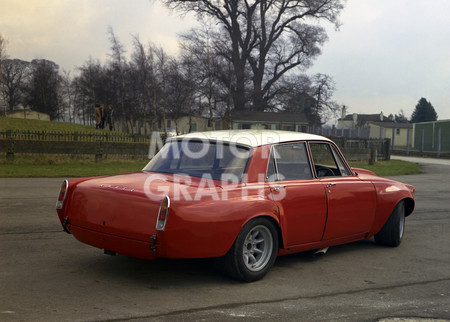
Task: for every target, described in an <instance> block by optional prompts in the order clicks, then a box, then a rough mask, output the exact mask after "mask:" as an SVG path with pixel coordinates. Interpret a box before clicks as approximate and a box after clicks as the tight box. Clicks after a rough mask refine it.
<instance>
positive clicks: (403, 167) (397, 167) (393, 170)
mask: <svg viewBox="0 0 450 322" xmlns="http://www.w3.org/2000/svg"><path fill="white" fill-rule="evenodd" d="M350 166H351V167H354V168H363V169H367V170H370V171H372V172H375V173H376V174H377V175H378V176H380V177H388V176H396V175H405V174H417V173H420V171H421V169H422V167H421V166H420V165H419V164H417V163H412V162H407V161H401V160H390V161H378V162H377V163H375V164H374V165H369V163H368V162H350Z"/></svg>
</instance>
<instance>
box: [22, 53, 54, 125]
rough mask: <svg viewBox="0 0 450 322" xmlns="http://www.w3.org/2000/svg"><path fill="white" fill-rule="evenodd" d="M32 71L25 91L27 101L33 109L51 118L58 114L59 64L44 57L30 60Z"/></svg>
mask: <svg viewBox="0 0 450 322" xmlns="http://www.w3.org/2000/svg"><path fill="white" fill-rule="evenodd" d="M31 66H32V72H31V77H30V82H29V87H28V91H27V103H28V104H29V105H30V107H32V108H33V109H34V110H36V111H39V112H42V113H47V114H49V115H50V119H51V120H55V119H57V118H58V117H59V116H60V110H59V99H58V92H59V86H60V77H59V72H58V71H59V66H58V65H57V64H55V63H54V62H52V61H49V60H45V59H34V60H33V61H31Z"/></svg>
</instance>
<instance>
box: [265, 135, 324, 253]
mask: <svg viewBox="0 0 450 322" xmlns="http://www.w3.org/2000/svg"><path fill="white" fill-rule="evenodd" d="M266 179H267V182H268V184H269V186H270V190H271V195H272V198H273V200H274V201H275V202H276V203H277V206H278V208H279V211H280V225H281V227H282V229H283V232H284V243H285V246H286V247H289V246H293V245H299V244H304V243H309V242H315V241H320V240H321V239H322V236H323V232H324V228H325V222H326V215H327V200H326V195H325V190H324V188H323V183H322V182H320V181H319V180H317V179H314V177H313V171H312V169H311V164H310V160H309V156H308V152H307V147H306V143H305V142H295V143H286V144H279V145H274V146H272V149H271V154H270V159H269V164H268V169H267V177H266Z"/></svg>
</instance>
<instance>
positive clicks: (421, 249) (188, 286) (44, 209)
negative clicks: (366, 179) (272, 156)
mask: <svg viewBox="0 0 450 322" xmlns="http://www.w3.org/2000/svg"><path fill="white" fill-rule="evenodd" d="M396 179H398V180H400V181H403V182H405V183H411V184H413V185H415V186H416V190H417V193H416V210H415V211H414V213H413V215H412V216H410V217H408V218H407V221H406V232H405V237H404V239H403V242H402V244H401V245H400V247H398V248H386V247H380V246H377V245H375V243H374V242H373V240H371V239H370V240H366V241H361V242H357V243H352V244H348V245H344V246H338V247H332V248H331V249H330V250H329V251H328V253H327V254H326V255H325V256H324V257H321V258H313V257H311V256H310V255H308V254H295V255H289V256H283V257H279V258H278V259H277V262H276V263H275V267H274V268H273V269H272V271H271V272H270V273H269V274H268V275H267V276H266V277H265V278H264V279H263V280H261V281H258V282H255V283H251V284H245V283H240V282H237V281H234V280H231V279H229V278H228V277H226V276H222V275H220V274H219V273H217V272H216V271H215V270H214V268H213V265H212V262H211V261H210V260H157V261H147V260H141V259H135V258H129V257H125V256H116V257H111V256H106V255H103V253H102V251H101V250H98V249H95V248H92V247H90V246H87V245H84V244H81V243H79V242H78V241H76V240H75V239H74V238H73V236H70V235H67V234H66V233H64V232H62V229H61V226H60V224H59V222H58V218H57V215H56V212H55V210H54V205H55V201H56V195H57V192H58V190H59V186H60V184H61V181H62V180H61V179H46V178H41V179H5V178H0V321H110V320H116V321H128V320H132V321H148V320H150V321H185V320H198V321H200V320H206V321H223V320H255V321H260V320H274V319H278V320H279V319H283V320H286V321H294V320H295V321H324V320H339V321H341V320H346V321H376V320H379V319H385V318H387V320H388V321H392V320H393V318H395V317H403V318H406V317H413V318H415V319H416V320H417V319H419V318H428V319H449V320H450V216H449V215H450V211H449V204H450V202H449V197H450V195H449V192H448V187H449V182H450V166H447V165H434V164H427V165H425V166H424V173H423V174H420V175H411V176H402V177H396ZM394 320H396V321H399V320H397V319H394ZM383 321H384V320H383ZM402 321H403V320H402Z"/></svg>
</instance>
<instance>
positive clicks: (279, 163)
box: [267, 142, 313, 181]
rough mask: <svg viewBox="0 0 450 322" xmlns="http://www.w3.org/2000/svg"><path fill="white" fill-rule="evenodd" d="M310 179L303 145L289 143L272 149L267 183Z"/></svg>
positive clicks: (306, 155)
mask: <svg viewBox="0 0 450 322" xmlns="http://www.w3.org/2000/svg"><path fill="white" fill-rule="evenodd" d="M312 177H313V176H312V172H311V166H310V164H309V159H308V153H307V150H306V144H305V143H303V142H301V143H289V144H281V145H275V146H273V147H272V152H271V155H270V159H269V165H268V169H267V180H268V181H277V180H302V179H311V178H312Z"/></svg>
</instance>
